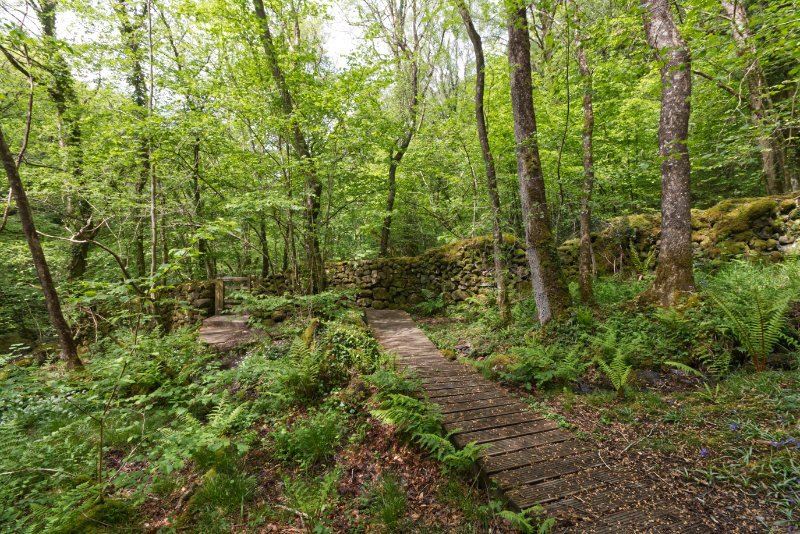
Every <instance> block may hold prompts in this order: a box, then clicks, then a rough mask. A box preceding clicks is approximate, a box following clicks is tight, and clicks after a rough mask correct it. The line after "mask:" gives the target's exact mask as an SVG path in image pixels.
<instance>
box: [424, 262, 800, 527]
mask: <svg viewBox="0 0 800 534" xmlns="http://www.w3.org/2000/svg"><path fill="white" fill-rule="evenodd" d="M631 276H632V278H625V277H614V278H606V279H599V280H598V281H597V283H596V284H595V288H596V294H597V300H598V306H597V307H596V308H594V309H588V308H575V309H573V311H572V312H571V314H570V315H569V317H568V318H566V319H564V320H561V321H553V322H551V323H550V324H548V325H547V326H546V327H545V328H538V327H535V326H534V327H531V325H530V324H527V323H521V324H517V325H514V326H513V327H511V328H506V329H501V330H498V329H495V328H493V324H494V323H493V321H494V313H495V312H494V311H492V310H490V311H489V313H485V312H484V309H485V308H486V307H487V306H491V302H492V300H491V299H487V300H485V301H483V302H480V303H479V302H478V301H476V300H473V301H470V302H464V303H460V304H457V305H452V306H450V307H448V308H447V309H446V312H445V313H446V316H445V317H446V319H445V317H442V318H437V319H435V320H430V319H422V321H423V328H425V330H426V332H427V333H428V335H429V336H430V337H431V339H433V340H434V342H435V343H436V344H437V345H438V346H439V347H440V348H441V349H443V350H453V348H454V347H462V349H461V352H460V360H461V361H463V362H465V363H468V364H470V365H472V366H474V367H476V368H477V369H479V370H480V371H482V372H483V373H484V374H485V375H486V376H489V377H492V378H495V379H498V380H501V381H504V382H507V383H509V384H511V385H519V386H522V387H523V388H524V389H525V390H527V391H530V392H531V394H532V395H533V396H532V397H530V398H529V401H530V402H531V404H532V405H533V406H534V407H535V408H536V409H538V410H540V411H543V412H544V413H545V414H547V415H548V416H550V417H553V418H555V419H556V420H558V421H559V422H560V423H561V424H562V426H566V427H571V428H574V429H575V430H577V431H578V432H579V433H581V434H583V435H589V436H592V437H593V438H594V439H595V440H598V441H600V442H601V443H605V444H607V445H604V446H608V447H614V446H615V445H614V443H615V442H616V441H619V440H620V439H621V436H620V434H619V430H618V429H619V428H620V425H621V428H625V429H626V430H625V431H624V433H625V436H626V437H625V440H626V441H622V443H621V446H619V449H625V450H628V448H630V447H634V446H635V447H636V448H637V449H639V450H641V451H645V452H647V451H649V453H650V454H655V455H657V456H656V457H657V458H661V460H659V462H665V464H666V467H665V468H664V469H666V470H667V472H666V475H662V476H667V475H669V476H675V477H677V479H678V480H685V481H687V482H688V483H690V484H699V483H702V484H712V485H713V486H715V487H716V486H719V487H735V488H740V489H739V491H742V492H743V494H745V495H749V496H751V497H752V496H757V498H758V499H762V500H764V502H766V503H768V506H770V507H772V508H773V509H775V510H780V515H777V516H776V517H774V518H773V519H772V520H771V523H769V525H770V526H771V527H772V528H773V529H775V531H780V529H781V528H785V527H786V526H788V525H795V526H796V525H797V520H798V515H797V514H798V508H797V502H798V499H800V486H798V485H797V483H796V480H795V477H796V470H797V467H798V465H800V463H798V462H800V456H798V453H800V448H798V446H797V440H798V439H800V438H798V435H797V431H796V430H797V423H798V419H797V413H795V411H794V410H795V407H796V404H797V400H798V398H797V391H798V388H800V355H799V353H798V345H797V343H798V341H800V329H799V327H800V322H798V317H797V309H798V308H797V307H798V306H800V288H799V287H798V285H797V284H798V283H800V273H798V263H797V260H795V259H792V258H790V259H789V260H787V261H786V262H783V263H780V264H777V265H773V264H769V263H759V262H755V261H734V262H730V263H728V264H726V265H724V266H723V267H722V268H720V269H718V270H715V271H707V272H704V271H700V272H698V274H697V280H698V287H697V288H695V291H694V292H693V293H692V294H691V295H689V296H688V298H687V299H686V301H685V303H684V304H683V305H682V306H679V307H674V308H672V309H668V310H665V309H661V308H653V307H650V306H647V305H645V304H643V303H640V302H638V301H637V297H636V294H637V292H639V291H642V290H643V289H644V288H645V287H646V284H647V280H646V279H645V280H640V279H639V276H638V274H637V273H636V272H635V271H634V272H632V273H631ZM516 302H517V304H516V306H517V307H518V308H519V307H524V306H530V304H529V301H527V300H525V299H522V300H520V299H517V301H516ZM528 313H529V314H532V312H530V311H528ZM427 323H430V325H429V326H427ZM463 347H468V351H465V350H464V349H463ZM623 395H624V396H623ZM612 423H613V428H612V426H611V425H612ZM619 449H617V450H619ZM670 458H685V459H686V460H685V461H682V462H675V461H673V460H670ZM700 481H702V482H700Z"/></svg>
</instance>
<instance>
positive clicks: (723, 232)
mask: <svg viewBox="0 0 800 534" xmlns="http://www.w3.org/2000/svg"><path fill="white" fill-rule="evenodd" d="M735 202H737V201H736V200H733V199H732V200H728V201H724V202H720V203H719V204H717V205H716V206H714V207H713V208H709V209H708V210H707V211H708V212H711V213H712V215H713V217H714V218H716V221H717V222H716V223H715V224H714V227H713V231H714V233H715V234H716V235H717V237H718V238H724V237H727V236H733V235H735V234H738V233H741V232H746V231H748V230H751V229H752V224H753V222H754V221H755V220H756V219H758V218H760V217H763V216H764V215H768V214H770V213H772V211H773V210H775V209H776V208H777V207H778V202H777V201H776V200H773V199H771V198H755V199H743V200H739V201H738V202H739V204H738V206H735V207H732V206H734V205H735ZM724 208H731V209H729V210H728V211H725V210H724Z"/></svg>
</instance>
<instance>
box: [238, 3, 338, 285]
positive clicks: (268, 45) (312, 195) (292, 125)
mask: <svg viewBox="0 0 800 534" xmlns="http://www.w3.org/2000/svg"><path fill="white" fill-rule="evenodd" d="M253 4H254V7H255V14H256V17H257V18H258V19H259V21H260V23H261V43H262V45H263V47H264V53H265V55H266V58H267V63H268V64H269V69H270V73H271V74H272V79H273V81H274V82H275V85H276V86H277V87H278V91H279V92H280V97H281V111H282V113H283V116H284V118H285V119H286V121H287V122H288V126H289V132H290V136H289V139H290V140H291V143H292V147H293V148H294V150H295V152H297V154H298V155H299V156H300V158H301V159H302V161H303V163H304V165H303V172H304V173H305V175H306V193H305V198H304V199H303V208H304V210H303V211H304V215H305V223H306V228H305V229H306V235H305V248H306V259H307V262H308V269H309V273H310V284H311V287H310V291H311V292H312V293H318V292H320V291H324V290H325V265H324V263H323V260H322V252H321V250H320V246H319V231H318V219H319V213H320V198H321V197H322V181H321V180H320V177H319V175H318V172H317V165H316V161H315V159H314V157H313V156H312V155H311V149H310V148H309V145H308V143H307V141H306V137H305V135H304V134H303V131H302V130H301V129H300V125H299V123H298V121H297V118H296V117H295V116H294V101H293V99H292V94H291V93H290V92H289V87H288V85H287V83H286V78H285V77H284V75H283V70H282V69H281V66H280V63H279V61H278V54H277V51H276V49H275V43H274V41H273V39H272V33H271V32H270V29H269V22H268V20H267V13H266V11H265V10H264V3H263V1H262V0H253Z"/></svg>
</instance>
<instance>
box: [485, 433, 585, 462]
mask: <svg viewBox="0 0 800 534" xmlns="http://www.w3.org/2000/svg"><path fill="white" fill-rule="evenodd" d="M568 439H572V434H570V433H569V432H564V431H563V430H550V431H548V432H539V433H538V434H530V435H528V436H519V437H516V438H509V439H504V440H500V441H493V442H492V444H491V445H492V446H491V447H490V448H489V449H487V450H486V451H485V452H484V455H485V456H495V455H497V454H503V453H506V452H513V451H518V450H521V449H530V448H531V447H536V446H538V445H545V444H551V443H559V442H561V441H567V440H568Z"/></svg>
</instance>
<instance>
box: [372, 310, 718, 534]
mask: <svg viewBox="0 0 800 534" xmlns="http://www.w3.org/2000/svg"><path fill="white" fill-rule="evenodd" d="M367 322H368V323H369V325H370V327H371V328H372V330H373V332H374V333H375V337H376V338H377V339H378V341H379V342H380V343H381V344H382V345H383V347H384V349H385V350H387V351H391V352H395V353H397V354H398V356H399V361H400V363H401V364H405V365H406V366H407V367H408V368H410V369H412V370H414V371H416V372H417V373H418V374H419V376H420V377H421V378H422V379H423V389H424V390H425V392H426V393H427V396H428V398H429V399H430V400H431V402H434V403H436V404H438V405H439V407H440V409H441V412H442V414H443V415H444V421H445V428H446V429H447V431H448V432H452V431H455V434H454V435H453V440H454V442H455V444H456V445H457V446H462V447H463V446H464V445H466V444H467V443H470V442H476V443H479V444H481V443H485V444H489V445H490V447H489V448H488V449H487V450H486V451H484V453H483V454H482V456H481V458H480V459H479V460H478V463H479V467H480V469H481V473H482V475H483V476H484V477H486V478H488V479H491V480H493V481H494V482H495V484H496V485H497V487H498V488H499V490H500V491H501V492H502V493H503V495H504V497H505V499H506V500H507V502H508V503H509V504H510V505H511V506H512V507H513V508H516V509H518V510H522V509H525V508H529V507H531V506H534V505H536V504H541V505H542V506H543V507H544V508H545V512H546V514H547V515H548V516H552V517H557V518H558V519H559V527H558V528H557V529H556V530H557V531H561V532H571V533H572V532H574V533H578V532H586V533H598V534H600V533H607V534H616V533H623V532H627V533H634V532H635V533H645V532H647V533H679V532H680V533H695V532H697V533H700V532H710V531H711V529H710V528H708V527H707V526H706V525H705V524H704V523H703V521H702V520H701V518H700V517H698V516H696V515H694V514H692V513H690V512H689V511H688V510H686V509H684V508H683V507H681V506H680V505H678V504H675V503H673V502H670V501H668V500H667V499H666V497H664V496H663V494H664V493H666V492H664V491H663V488H659V487H657V486H655V485H653V483H652V482H651V481H649V480H642V479H641V477H638V476H635V475H634V474H633V473H630V472H628V471H627V470H626V469H625V468H623V467H618V466H617V467H615V466H614V465H608V464H607V463H606V461H604V460H603V458H601V457H600V455H599V453H598V451H597V449H596V448H595V446H594V445H593V444H591V443H589V442H586V441H582V440H579V439H577V438H575V436H573V434H572V433H570V432H567V431H565V430H562V429H560V428H559V427H558V424H557V423H556V422H554V421H553V420H551V419H546V418H543V417H541V416H540V415H538V414H536V413H535V412H532V411H529V408H528V405H527V404H525V403H523V402H521V401H520V400H519V399H517V398H515V397H513V396H511V395H510V394H509V393H508V392H507V391H505V390H504V389H503V388H501V387H500V386H498V385H497V384H495V383H493V382H491V381H489V380H487V379H485V378H484V377H482V376H481V375H479V374H478V373H476V372H475V371H473V370H472V369H470V368H468V367H466V366H464V365H462V364H460V363H457V362H451V361H448V360H446V359H445V358H444V357H443V356H442V355H441V353H440V352H439V350H438V349H437V348H436V347H435V346H434V345H433V343H431V341H430V340H429V339H428V338H427V336H426V335H425V334H424V332H422V330H420V329H419V328H418V327H417V326H416V324H415V323H414V321H413V320H412V319H411V317H410V316H409V315H408V314H407V313H406V312H403V311H397V310H368V311H367Z"/></svg>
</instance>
